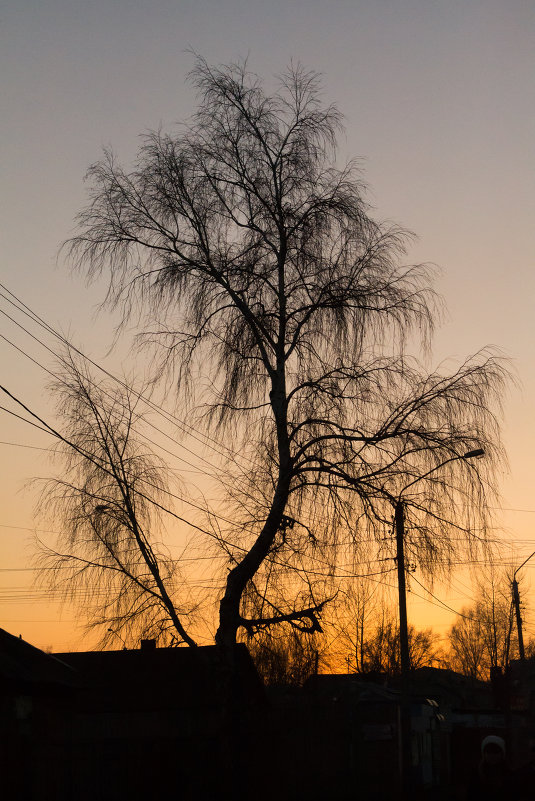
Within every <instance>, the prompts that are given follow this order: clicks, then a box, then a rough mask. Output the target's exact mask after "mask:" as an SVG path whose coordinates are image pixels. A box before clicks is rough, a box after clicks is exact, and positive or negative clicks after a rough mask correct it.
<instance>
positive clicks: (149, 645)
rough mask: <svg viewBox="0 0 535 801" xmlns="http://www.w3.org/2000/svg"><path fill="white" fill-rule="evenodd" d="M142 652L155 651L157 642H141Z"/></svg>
mask: <svg viewBox="0 0 535 801" xmlns="http://www.w3.org/2000/svg"><path fill="white" fill-rule="evenodd" d="M141 650H142V651H155V650H156V640H141Z"/></svg>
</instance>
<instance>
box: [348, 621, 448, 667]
mask: <svg viewBox="0 0 535 801" xmlns="http://www.w3.org/2000/svg"><path fill="white" fill-rule="evenodd" d="M394 621H395V618H393V619H392V618H390V619H389V620H383V621H381V622H380V623H379V624H377V625H376V626H375V627H374V628H373V629H372V630H371V631H369V632H368V635H367V638H366V639H365V640H364V642H362V643H360V642H359V643H358V645H357V648H356V650H355V654H356V655H357V654H358V655H359V657H358V661H357V663H356V667H357V673H369V672H378V673H385V674H386V675H387V676H398V675H400V674H401V656H400V639H399V624H398V623H396V622H394ZM408 638H409V658H410V666H411V669H412V670H416V669H417V668H421V667H438V666H440V665H441V664H442V653H441V649H440V639H439V637H438V635H437V634H435V633H434V632H433V631H432V629H430V628H429V629H423V630H420V631H418V630H417V629H416V628H415V627H414V626H411V625H409V627H408Z"/></svg>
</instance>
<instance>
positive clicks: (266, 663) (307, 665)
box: [248, 626, 321, 687]
mask: <svg viewBox="0 0 535 801" xmlns="http://www.w3.org/2000/svg"><path fill="white" fill-rule="evenodd" d="M248 647H249V651H250V653H251V656H252V658H253V661H254V663H255V666H256V669H257V670H258V672H259V674H260V675H261V676H262V678H263V680H264V682H265V683H266V684H268V685H289V686H294V687H300V686H301V685H302V684H303V683H304V682H305V681H306V679H308V678H309V677H310V676H313V675H315V674H316V673H317V672H318V670H319V667H320V650H321V647H320V643H319V642H318V640H317V635H316V634H314V633H313V634H310V633H305V634H303V633H302V632H299V631H298V630H297V629H295V628H294V627H290V628H288V627H287V626H286V627H285V628H284V629H282V630H280V627H279V630H278V631H273V630H270V629H268V630H266V631H264V632H262V634H261V635H259V636H257V637H255V638H253V639H251V640H250V641H249V642H248Z"/></svg>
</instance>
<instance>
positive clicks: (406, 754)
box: [391, 448, 534, 799]
mask: <svg viewBox="0 0 535 801" xmlns="http://www.w3.org/2000/svg"><path fill="white" fill-rule="evenodd" d="M484 455H485V451H484V450H483V449H482V448H476V449H475V450H472V451H467V453H464V454H462V455H459V456H452V457H451V458H450V459H446V461H444V462H442V463H441V464H438V465H436V466H435V467H433V468H431V470H428V472H427V473H424V475H423V476H418V478H415V479H414V481H411V482H410V483H409V484H407V486H406V487H404V488H403V489H402V490H401V492H400V493H399V495H398V497H397V499H391V500H392V502H393V503H394V527H395V531H396V561H397V571H398V596H399V650H400V654H399V655H400V667H401V721H400V723H401V726H400V729H401V781H402V786H403V791H404V796H405V798H407V799H408V798H410V771H411V749H410V737H411V718H410V704H409V694H410V687H409V677H410V653H409V632H408V623H407V594H406V585H405V549H404V543H405V509H404V503H403V499H402V495H403V493H404V492H406V491H407V490H408V489H409V487H412V486H413V485H414V484H416V483H417V482H418V481H422V480H423V479H424V478H427V476H430V475H431V473H434V472H435V471H436V470H440V469H441V468H442V467H444V465H446V464H449V462H455V461H457V460H459V459H465V460H466V459H475V458H477V457H480V456H484ZM533 555H534V554H532V556H533ZM526 561H527V560H526Z"/></svg>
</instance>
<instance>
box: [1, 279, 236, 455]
mask: <svg viewBox="0 0 535 801" xmlns="http://www.w3.org/2000/svg"><path fill="white" fill-rule="evenodd" d="M0 287H2V288H3V289H4V290H5V291H6V292H7V293H8V294H9V295H11V296H12V297H13V298H15V300H16V301H17V303H14V302H13V301H12V300H11V299H10V298H8V297H7V296H6V295H4V294H3V293H0V297H3V298H4V300H7V302H8V303H10V304H11V305H12V306H14V308H16V309H17V310H18V311H20V312H22V314H24V315H26V316H27V317H29V318H30V319H31V320H32V321H33V322H34V323H37V325H39V326H41V327H42V328H44V329H45V330H46V331H48V333H50V334H52V335H53V336H54V337H56V338H57V339H59V341H60V342H62V343H63V344H64V345H66V346H67V347H68V348H69V349H70V350H72V351H74V352H75V353H77V354H78V355H79V356H81V357H82V358H83V359H85V360H86V361H87V362H89V363H90V364H92V365H93V366H94V367H96V368H97V369H98V370H100V371H101V372H102V373H104V374H105V375H107V376H108V377H109V378H111V379H113V380H114V381H116V382H117V383H118V384H120V385H121V386H122V387H123V388H124V389H131V388H130V387H128V385H127V384H126V383H125V382H123V381H122V380H121V379H119V378H117V376H115V375H113V374H112V373H111V372H109V371H108V370H106V369H105V368H104V367H102V366H101V365H100V364H98V363H97V362H95V361H94V360H93V359H91V358H90V357H89V356H87V355H86V354H85V353H83V352H82V351H81V350H79V349H78V348H77V347H76V346H75V345H73V344H72V343H71V342H69V341H68V340H67V339H66V337H64V336H63V335H62V334H60V333H59V332H58V331H56V330H55V329H54V328H53V327H52V326H51V325H49V324H48V323H47V322H46V321H45V320H43V318H42V317H40V316H39V315H38V314H37V313H36V312H34V311H33V310H32V309H31V308H30V307H29V306H28V305H27V304H25V303H24V302H23V301H22V300H21V299H20V298H19V297H17V295H15V293H14V292H12V291H11V290H10V289H8V288H7V287H6V286H5V285H4V284H2V283H0ZM17 304H20V305H17ZM2 313H3V314H4V315H5V316H6V317H8V318H9V319H11V320H12V321H13V322H14V323H15V325H18V326H19V327H20V328H22V330H24V331H26V333H27V334H28V335H29V336H31V337H32V338H33V339H35V340H36V341H38V342H39V343H40V344H41V345H42V346H43V347H45V348H46V349H47V350H49V351H50V352H51V353H53V354H54V356H56V358H58V354H57V353H55V351H53V350H52V349H51V348H49V347H48V346H47V345H46V344H45V343H43V342H42V341H41V340H40V339H39V338H38V337H35V336H34V335H33V334H32V333H30V332H29V331H27V329H26V328H24V326H22V325H21V324H20V323H18V322H17V321H15V320H13V318H11V317H10V316H9V315H8V314H6V312H2ZM134 394H136V396H137V397H138V398H139V399H141V400H143V401H144V402H145V403H146V404H147V405H148V406H149V407H150V408H152V409H153V410H154V411H156V412H157V413H158V414H161V415H162V416H163V417H164V418H165V419H166V420H167V421H168V422H169V421H170V420H172V421H174V423H175V424H177V425H178V426H179V427H180V428H181V429H182V431H184V432H185V433H188V434H189V436H191V437H192V438H193V439H196V440H197V441H198V442H199V443H200V444H202V445H204V446H206V447H209V448H211V449H212V450H215V451H217V452H218V453H219V455H223V452H224V451H226V452H227V454H228V456H227V458H229V456H230V458H231V459H232V461H234V462H236V458H235V456H236V455H235V453H234V452H233V451H232V450H231V449H230V448H228V447H227V446H226V445H224V444H223V443H220V442H219V441H218V440H216V439H214V438H213V437H211V436H209V435H207V434H204V433H202V432H200V431H198V430H197V429H195V428H194V426H192V425H190V424H189V423H186V422H185V421H184V420H182V419H181V418H179V417H178V416H177V415H175V414H173V413H171V412H168V411H167V410H165V409H163V408H162V407H161V406H160V405H158V404H156V403H154V401H152V400H151V399H150V398H147V397H146V396H144V395H143V394H142V393H136V392H134ZM191 432H194V433H191ZM201 438H202V439H201ZM211 443H215V446H216V447H214V445H212V444H211ZM199 458H201V457H199ZM241 458H243V459H246V460H247V461H249V462H251V460H250V459H248V458H247V457H244V456H242V457H241ZM251 463H252V462H251Z"/></svg>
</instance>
